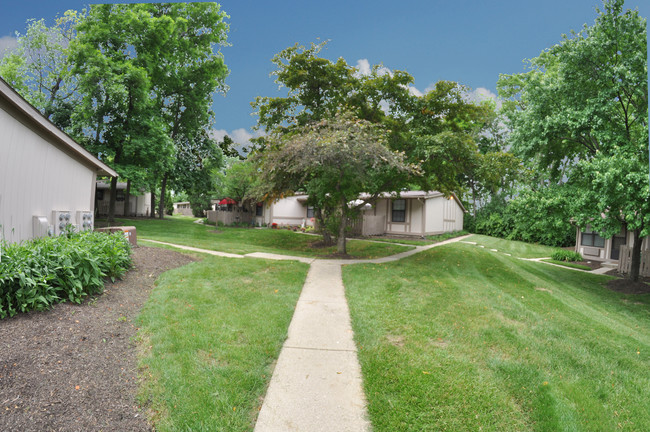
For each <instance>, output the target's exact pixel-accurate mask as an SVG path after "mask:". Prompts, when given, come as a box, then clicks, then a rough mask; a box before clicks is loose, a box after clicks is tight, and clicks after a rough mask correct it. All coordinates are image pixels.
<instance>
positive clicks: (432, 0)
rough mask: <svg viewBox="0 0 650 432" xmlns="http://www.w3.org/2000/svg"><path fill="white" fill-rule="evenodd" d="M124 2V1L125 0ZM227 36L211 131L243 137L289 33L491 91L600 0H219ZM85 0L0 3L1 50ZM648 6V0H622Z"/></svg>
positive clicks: (426, 77)
mask: <svg viewBox="0 0 650 432" xmlns="http://www.w3.org/2000/svg"><path fill="white" fill-rule="evenodd" d="M5 2H6V3H8V2H9V0H0V4H2V3H5ZM127 3H132V2H127ZM219 3H220V4H221V8H222V10H223V11H225V12H226V13H227V14H228V15H229V18H228V19H227V22H228V23H229V25H230V31H229V34H228V42H229V44H230V46H225V47H221V48H220V50H221V52H222V53H223V56H224V60H225V63H226V65H227V66H228V68H229V70H230V74H229V76H228V78H227V79H226V84H227V85H228V86H229V90H228V92H227V94H226V95H225V96H224V95H220V94H218V95H216V96H215V98H214V104H213V110H214V112H215V115H216V116H215V124H214V129H215V135H216V136H217V137H219V138H221V137H222V136H223V135H225V134H228V135H230V137H231V138H233V139H234V140H235V142H237V143H239V144H245V143H246V141H247V140H248V139H250V138H251V137H253V136H255V135H256V134H258V133H259V132H255V131H254V130H253V126H254V125H255V124H256V117H255V116H253V115H252V113H253V110H252V108H251V106H250V102H252V101H253V100H254V99H255V97H256V96H281V95H283V94H284V93H283V92H282V91H280V90H279V89H278V85H277V84H276V83H275V82H274V81H273V78H272V77H270V76H269V74H270V73H271V72H272V71H273V70H274V68H273V64H272V63H271V58H272V57H273V55H274V54H276V53H277V52H279V51H281V50H282V49H284V48H287V47H289V46H292V45H294V44H296V43H299V44H301V45H305V46H308V45H309V44H310V43H311V42H316V43H318V42H321V41H324V40H327V41H329V42H328V44H327V46H326V49H325V50H324V51H322V52H321V55H322V56H323V57H326V58H329V59H331V60H336V59H338V58H339V57H342V58H344V59H345V60H346V61H347V62H348V64H350V65H353V66H359V67H361V68H364V67H368V66H372V65H375V64H383V66H385V67H386V68H388V69H390V70H403V71H407V72H409V73H410V74H411V75H412V76H413V77H414V78H415V83H414V84H413V85H414V87H415V89H414V90H413V91H415V92H421V93H424V92H426V90H427V89H428V88H431V87H432V86H433V84H435V83H436V82H437V81H439V80H451V81H457V82H460V83H461V84H464V85H467V86H469V87H470V88H471V89H472V90H473V91H474V92H475V93H476V94H477V95H479V96H481V97H495V94H496V82H497V80H498V78H499V74H502V73H503V74H512V73H518V72H523V71H524V63H523V60H524V59H529V58H533V57H536V56H538V55H539V54H540V52H541V51H542V50H544V49H545V48H548V47H551V46H552V45H554V44H556V43H558V42H560V41H561V39H562V34H565V33H569V32H570V31H571V30H576V31H578V30H580V29H581V28H582V26H583V25H584V24H588V25H592V24H593V22H594V19H595V18H596V10H595V8H596V7H598V6H601V5H602V2H601V0H453V1H450V0H420V1H414V0H401V1H386V0H372V1H367V0H343V1H342V0H327V1H312V0H274V1H264V0H258V1H252V0H224V1H222V2H219ZM87 4H89V2H87V1H86V2H85V1H75V0H60V1H58V0H50V1H46V0H41V1H37V0H21V1H11V4H10V6H8V7H7V5H4V6H5V7H2V8H0V9H2V14H1V15H0V51H1V50H2V49H3V48H4V47H7V46H11V45H12V44H13V43H15V40H14V39H13V37H14V36H15V33H16V32H20V33H24V30H25V23H26V21H27V20H28V19H30V18H36V19H40V18H45V20H46V22H47V23H48V25H50V24H52V22H53V19H54V18H55V17H56V15H57V14H63V12H65V11H66V10H68V9H76V10H81V9H83V8H84V6H86V5H87ZM625 5H626V7H627V8H631V9H635V8H637V9H638V10H639V12H640V14H641V16H643V17H646V18H647V17H648V16H650V0H626V2H625Z"/></svg>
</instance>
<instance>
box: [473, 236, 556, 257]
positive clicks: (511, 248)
mask: <svg viewBox="0 0 650 432" xmlns="http://www.w3.org/2000/svg"><path fill="white" fill-rule="evenodd" d="M465 241H469V242H476V243H477V244H478V245H482V246H485V248H487V249H497V250H498V251H499V252H504V253H509V254H511V255H512V256H515V257H517V258H544V257H550V256H551V254H552V253H553V252H555V251H556V250H557V248H554V247H551V246H544V245H540V244H533V243H524V242H520V241H511V240H504V239H500V238H497V237H488V236H484V235H479V234H474V235H473V236H471V237H469V238H467V239H465Z"/></svg>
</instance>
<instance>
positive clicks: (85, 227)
mask: <svg viewBox="0 0 650 432" xmlns="http://www.w3.org/2000/svg"><path fill="white" fill-rule="evenodd" d="M93 226H94V220H93V213H92V212H91V211H90V210H78V211H77V227H78V231H92V230H93Z"/></svg>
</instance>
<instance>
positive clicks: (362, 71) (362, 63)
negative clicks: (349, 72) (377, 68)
mask: <svg viewBox="0 0 650 432" xmlns="http://www.w3.org/2000/svg"><path fill="white" fill-rule="evenodd" d="M357 70H358V72H357V74H358V75H359V76H365V75H370V62H369V61H368V59H360V60H357Z"/></svg>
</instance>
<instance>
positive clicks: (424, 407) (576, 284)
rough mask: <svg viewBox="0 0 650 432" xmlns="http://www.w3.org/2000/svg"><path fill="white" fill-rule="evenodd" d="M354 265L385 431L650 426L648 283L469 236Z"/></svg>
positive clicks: (352, 280)
mask: <svg viewBox="0 0 650 432" xmlns="http://www.w3.org/2000/svg"><path fill="white" fill-rule="evenodd" d="M488 240H489V239H487V238H482V237H478V236H476V237H475V238H474V240H473V241H479V242H481V243H482V244H484V245H485V246H486V247H493V246H494V248H498V249H500V250H505V251H509V252H512V253H513V255H514V254H515V253H516V252H519V253H520V254H525V255H533V254H536V253H538V252H539V251H535V250H533V249H527V248H526V247H523V246H522V245H519V244H512V245H510V244H508V242H505V241H503V242H497V241H493V240H490V241H488ZM343 277H344V283H345V286H346V294H347V297H348V300H349V305H350V310H351V315H352V322H353V328H354V331H355V339H356V342H357V346H358V349H359V359H360V362H361V365H362V371H363V377H364V387H365V391H366V396H367V398H368V402H369V414H370V419H371V422H372V424H373V430H374V431H376V432H378V431H391V432H392V431H434V430H436V431H437V430H449V431H469V430H483V431H522V430H531V431H549V432H550V431H615V430H626V431H641V430H650V410H649V409H648V406H650V392H648V389H649V388H650V374H649V373H648V371H649V370H650V307H649V306H650V296H648V295H643V296H641V295H637V296H633V295H624V294H620V293H617V292H613V291H610V290H609V289H607V288H606V287H605V286H604V284H605V282H606V281H607V280H609V278H608V277H607V276H598V275H593V274H588V273H582V272H575V271H572V270H568V269H562V268H558V267H554V266H549V265H546V264H542V263H536V262H528V261H522V260H518V259H515V258H514V257H508V256H506V255H505V254H502V253H494V252H489V250H486V249H483V248H478V247H476V246H474V245H468V244H462V243H455V244H453V245H446V246H441V247H440V248H435V249H432V250H429V251H427V252H423V253H421V254H417V255H414V256H411V257H409V258H406V259H403V260H401V261H399V262H394V263H389V264H381V265H380V264H377V265H373V264H360V265H352V266H346V267H344V272H343Z"/></svg>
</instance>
